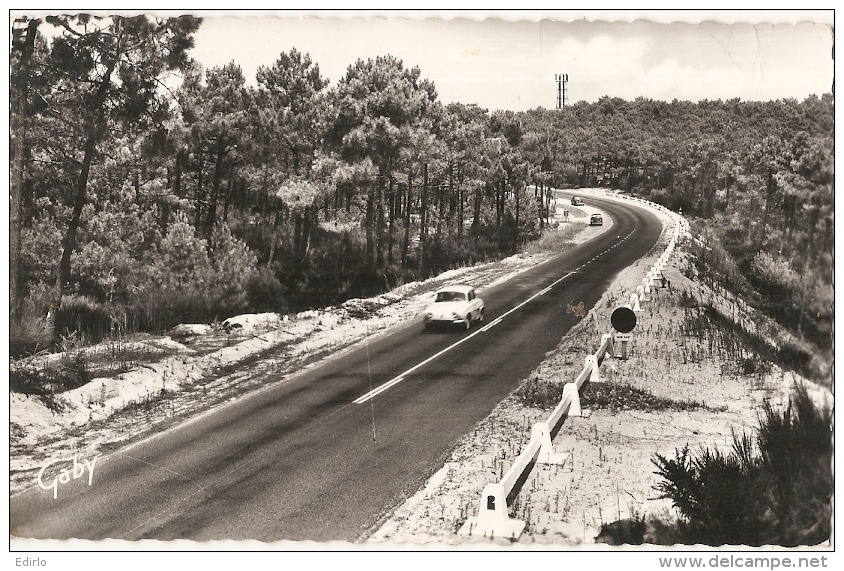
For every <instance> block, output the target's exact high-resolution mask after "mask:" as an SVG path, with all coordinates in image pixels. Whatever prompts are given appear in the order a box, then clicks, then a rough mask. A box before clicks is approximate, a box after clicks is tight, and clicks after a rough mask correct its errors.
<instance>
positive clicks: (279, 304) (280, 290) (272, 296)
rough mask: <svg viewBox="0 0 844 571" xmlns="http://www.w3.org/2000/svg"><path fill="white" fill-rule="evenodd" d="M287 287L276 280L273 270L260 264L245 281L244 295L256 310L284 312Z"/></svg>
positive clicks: (285, 309)
mask: <svg viewBox="0 0 844 571" xmlns="http://www.w3.org/2000/svg"><path fill="white" fill-rule="evenodd" d="M286 291H287V288H286V287H284V285H283V284H282V283H281V282H280V281H278V278H277V277H276V275H275V272H274V271H273V270H272V269H271V268H268V267H266V266H262V267H261V268H259V269H258V271H257V272H255V273H254V274H253V275H252V276H251V277H250V278H249V281H248V282H247V283H246V296H247V297H248V299H249V306H250V307H251V308H252V309H254V310H256V311H275V312H277V313H285V312H286V311H287V300H286V299H285V297H284V294H285V292H286Z"/></svg>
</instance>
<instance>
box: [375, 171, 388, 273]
mask: <svg viewBox="0 0 844 571" xmlns="http://www.w3.org/2000/svg"><path fill="white" fill-rule="evenodd" d="M385 203H386V197H385V195H384V177H383V176H380V175H379V176H378V236H377V238H378V240H377V244H376V252H375V253H376V260H375V263H376V266H377V267H378V268H383V267H384V227H385V226H386V221H385V219H384V206H385Z"/></svg>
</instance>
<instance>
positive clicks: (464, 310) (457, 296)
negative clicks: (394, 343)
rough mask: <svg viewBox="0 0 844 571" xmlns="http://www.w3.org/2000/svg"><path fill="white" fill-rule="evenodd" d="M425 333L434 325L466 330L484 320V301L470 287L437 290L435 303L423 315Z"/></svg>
mask: <svg viewBox="0 0 844 571" xmlns="http://www.w3.org/2000/svg"><path fill="white" fill-rule="evenodd" d="M423 319H424V321H425V331H428V330H429V329H430V328H431V327H432V326H434V325H462V326H463V328H464V329H469V328H470V327H472V323H473V322H475V321H477V322H481V321H483V320H484V300H483V299H481V298H480V297H478V295H477V294H476V293H475V288H473V287H472V286H468V285H453V286H447V287H443V288H441V289H439V290H437V293H436V294H435V296H434V301H433V303H431V305H429V306H428V307H427V309H425V312H424V314H423Z"/></svg>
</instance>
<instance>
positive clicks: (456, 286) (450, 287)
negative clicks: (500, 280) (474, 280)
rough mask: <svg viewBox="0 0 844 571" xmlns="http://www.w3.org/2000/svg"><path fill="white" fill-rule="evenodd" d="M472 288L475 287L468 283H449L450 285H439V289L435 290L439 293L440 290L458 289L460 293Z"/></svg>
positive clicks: (467, 291)
mask: <svg viewBox="0 0 844 571" xmlns="http://www.w3.org/2000/svg"><path fill="white" fill-rule="evenodd" d="M473 289H475V288H474V287H472V286H470V285H465V284H459V285H450V286H445V287H441V288H440V289H438V290H437V293H440V292H441V291H459V292H461V293H469V292H470V291H472V290H473Z"/></svg>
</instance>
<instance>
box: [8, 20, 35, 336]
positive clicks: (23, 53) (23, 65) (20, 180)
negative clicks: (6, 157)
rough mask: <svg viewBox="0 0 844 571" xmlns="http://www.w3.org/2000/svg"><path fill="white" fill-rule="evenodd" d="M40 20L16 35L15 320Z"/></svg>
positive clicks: (12, 308)
mask: <svg viewBox="0 0 844 571" xmlns="http://www.w3.org/2000/svg"><path fill="white" fill-rule="evenodd" d="M38 23H39V20H30V21H29V22H28V23H27V27H26V36H25V37H24V38H23V39H22V40H21V38H20V36H18V37H17V38H15V39H16V40H17V41H16V42H14V44H13V47H14V50H15V51H14V52H13V53H14V54H15V55H16V56H17V57H16V59H15V63H16V66H15V67H16V68H17V69H16V70H15V73H14V74H13V76H12V77H13V81H14V82H13V84H12V89H13V91H12V98H13V100H12V104H13V105H14V106H13V107H12V109H13V110H14V112H13V113H12V125H11V127H12V133H13V134H14V145H13V149H12V176H11V181H10V182H11V188H10V195H11V196H10V200H11V204H10V206H9V223H10V226H11V227H10V228H9V313H10V315H9V316H10V318H11V322H12V323H17V322H18V321H19V318H20V314H19V310H20V289H19V288H20V259H21V227H22V226H23V208H22V205H23V194H24V192H23V187H24V184H25V182H24V179H25V173H26V164H25V157H26V151H25V149H26V100H27V92H28V91H29V62H30V59H31V55H32V49H33V46H34V45H35V33H36V28H37V27H38Z"/></svg>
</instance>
